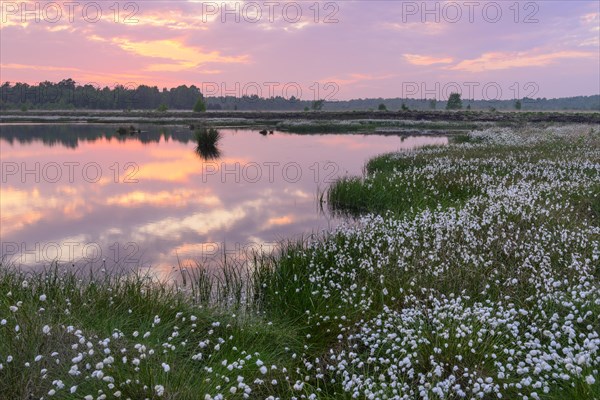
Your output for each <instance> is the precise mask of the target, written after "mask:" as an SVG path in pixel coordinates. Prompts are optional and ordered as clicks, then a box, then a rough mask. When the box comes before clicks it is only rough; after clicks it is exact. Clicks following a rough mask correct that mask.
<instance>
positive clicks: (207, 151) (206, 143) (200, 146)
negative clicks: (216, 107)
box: [194, 128, 223, 161]
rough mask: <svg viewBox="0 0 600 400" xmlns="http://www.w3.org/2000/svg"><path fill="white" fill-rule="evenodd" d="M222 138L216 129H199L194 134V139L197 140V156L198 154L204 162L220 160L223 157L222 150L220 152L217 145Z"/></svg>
mask: <svg viewBox="0 0 600 400" xmlns="http://www.w3.org/2000/svg"><path fill="white" fill-rule="evenodd" d="M222 138H223V136H222V135H221V133H220V132H219V131H218V130H216V129H213V128H210V129H206V128H201V129H197V130H196V131H195V132H194V139H195V140H196V154H198V156H199V157H200V158H201V159H203V160H204V161H209V160H216V159H218V158H219V157H221V150H219V148H218V146H217V145H218V144H219V141H221V139H222Z"/></svg>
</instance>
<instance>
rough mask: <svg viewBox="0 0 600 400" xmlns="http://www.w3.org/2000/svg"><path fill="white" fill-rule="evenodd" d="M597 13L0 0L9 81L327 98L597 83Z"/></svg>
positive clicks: (507, 7)
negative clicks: (66, 81)
mask: <svg viewBox="0 0 600 400" xmlns="http://www.w3.org/2000/svg"><path fill="white" fill-rule="evenodd" d="M24 8H26V10H24ZM225 8H227V10H228V13H227V14H224V13H223V11H224V9H225ZM117 9H118V13H117V12H116V11H117ZM425 11H427V13H426V12H425ZM299 12H301V14H302V15H299ZM100 13H101V15H100ZM129 14H133V15H132V16H129ZM317 14H318V15H317ZM599 15H600V2H598V1H569V2H566V1H564V2H563V1H537V2H524V1H522V2H519V3H517V2H516V1H515V2H513V1H498V2H489V1H480V2H478V1H474V2H466V3H463V2H448V1H446V2H444V1H441V2H427V3H424V2H421V1H418V2H401V1H356V2H354V1H338V2H326V1H321V2H314V1H304V2H291V1H278V2H274V1H273V2H268V1H267V2H261V1H258V2H242V1H239V2H236V1H227V2H221V1H219V2H201V1H170V2H167V1H138V2H125V1H123V2H114V1H106V2H103V1H99V2H96V3H93V2H86V1H79V2H72V3H69V2H54V3H51V4H50V3H48V2H33V1H29V2H21V1H19V2H10V1H8V2H7V1H2V16H1V18H2V27H1V38H0V41H1V43H0V44H1V50H0V56H1V57H0V62H1V77H0V78H1V79H0V80H1V81H2V82H5V81H9V82H17V81H21V82H28V83H37V82H40V81H44V80H50V81H60V80H62V79H64V78H69V77H70V78H73V79H74V80H75V81H77V82H78V83H80V84H85V83H92V84H94V85H100V86H105V85H108V86H113V85H115V84H123V85H125V84H129V85H134V86H135V85H139V84H147V85H151V86H154V85H156V86H158V87H159V88H163V87H173V86H178V85H180V84H187V85H192V84H194V85H196V86H198V87H200V88H201V89H203V91H204V92H205V94H207V95H209V96H210V95H222V94H229V95H242V94H254V93H257V94H259V95H262V96H263V97H268V96H269V95H270V94H273V95H283V96H285V97H289V96H290V95H296V97H299V96H298V94H299V93H297V88H298V87H300V88H301V89H302V93H301V95H302V96H301V97H302V98H304V99H310V98H312V97H315V92H316V90H317V89H318V90H319V96H318V97H320V98H323V97H325V98H328V99H330V100H333V99H340V100H345V99H350V98H366V97H414V98H422V97H429V98H430V97H436V98H443V97H444V88H446V89H447V90H446V91H448V90H450V89H452V88H453V87H454V86H455V85H458V86H459V87H460V89H461V90H462V92H463V94H464V95H463V97H467V96H468V93H469V92H471V93H472V96H468V97H474V98H476V99H479V98H497V97H500V98H515V97H524V96H529V97H548V98H551V97H564V96H577V95H593V94H599V93H600V73H599V71H600V40H599V37H600V19H599ZM128 16H129V17H128ZM36 17H37V19H39V20H37V21H36ZM236 19H238V21H236ZM436 84H437V86H436ZM244 88H245V89H244ZM257 88H258V89H257ZM284 89H285V90H284ZM259 90H260V91H259ZM498 90H499V91H501V96H500V95H499V94H497V92H498ZM450 91H455V90H454V89H452V90H450Z"/></svg>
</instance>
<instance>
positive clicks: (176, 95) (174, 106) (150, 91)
mask: <svg viewBox="0 0 600 400" xmlns="http://www.w3.org/2000/svg"><path fill="white" fill-rule="evenodd" d="M199 100H201V101H200V102H199ZM447 101H448V99H431V98H429V99H403V98H387V99H384V98H372V99H353V100H347V101H324V100H322V99H310V100H301V99H297V98H295V97H291V98H289V99H287V98H284V97H281V96H278V97H271V98H261V97H258V96H256V95H253V96H243V97H234V96H222V97H207V98H203V97H202V93H201V92H200V89H199V88H198V87H196V86H194V85H191V86H187V85H180V86H177V87H175V88H171V89H167V88H162V89H159V88H158V87H157V86H147V85H140V86H137V87H133V86H127V85H116V86H114V87H112V88H111V87H108V86H105V87H102V88H101V87H98V86H95V85H92V84H86V85H78V84H77V83H76V82H75V81H74V80H73V79H63V80H62V81H60V82H58V83H53V82H48V81H45V82H41V83H39V84H37V85H29V84H27V83H20V82H19V83H10V82H4V83H3V84H2V86H1V87H0V109H2V110H8V109H12V110H23V111H26V110H29V109H47V110H52V109H55V110H68V109H94V110H162V111H166V110H169V109H170V110H190V111H192V110H194V111H199V112H202V111H204V109H206V110H209V111H214V110H230V111H234V110H239V111H302V110H305V111H318V110H325V111H352V110H357V111H365V110H380V111H384V110H388V111H406V110H432V109H440V110H443V109H446V105H447ZM461 101H462V109H467V110H515V109H517V110H522V111H527V110H595V111H600V95H594V96H577V97H566V98H558V99H546V98H536V99H531V98H523V99H513V100H475V99H462V100H461Z"/></svg>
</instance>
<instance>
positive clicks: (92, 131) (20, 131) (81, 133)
mask: <svg viewBox="0 0 600 400" xmlns="http://www.w3.org/2000/svg"><path fill="white" fill-rule="evenodd" d="M145 128H146V129H149V130H148V131H145V130H144V129H142V132H141V133H136V134H135V135H127V136H125V135H119V133H118V132H117V127H116V126H113V125H105V126H94V125H85V124H81V125H78V124H52V125H50V124H45V125H3V126H1V127H0V138H1V139H3V140H6V141H7V142H9V143H11V144H12V143H14V142H15V141H16V142H18V143H26V144H30V143H33V142H35V141H41V142H42V143H44V144H45V145H47V146H57V145H61V146H64V147H68V148H73V149H75V148H77V147H78V146H79V143H80V142H94V141H96V140H100V139H103V138H105V139H108V140H117V141H119V142H124V141H126V140H137V141H140V142H142V143H158V142H159V141H160V140H161V138H164V139H165V140H174V141H177V142H181V143H188V142H189V141H190V140H191V138H190V134H189V132H188V131H176V128H174V127H145Z"/></svg>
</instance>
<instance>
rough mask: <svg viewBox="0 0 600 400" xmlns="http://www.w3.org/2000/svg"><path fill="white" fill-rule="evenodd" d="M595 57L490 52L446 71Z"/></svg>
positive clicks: (587, 53)
mask: <svg viewBox="0 0 600 400" xmlns="http://www.w3.org/2000/svg"><path fill="white" fill-rule="evenodd" d="M597 57H598V53H594V52H590V51H574V50H564V51H556V52H552V53H544V54H536V53H534V52H510V53H509V52H491V53H484V54H482V55H481V56H480V57H478V58H474V59H470V60H463V61H461V62H459V63H458V64H456V65H454V66H452V67H448V69H450V70H459V71H467V72H483V71H495V70H503V69H511V68H525V67H543V66H547V65H549V64H552V63H554V62H556V61H557V60H560V59H566V58H583V59H594V58H597Z"/></svg>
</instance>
